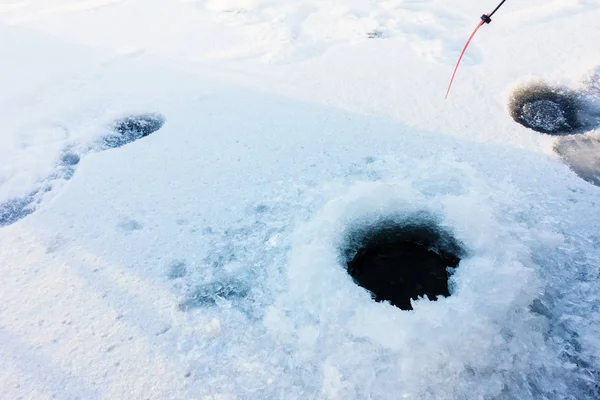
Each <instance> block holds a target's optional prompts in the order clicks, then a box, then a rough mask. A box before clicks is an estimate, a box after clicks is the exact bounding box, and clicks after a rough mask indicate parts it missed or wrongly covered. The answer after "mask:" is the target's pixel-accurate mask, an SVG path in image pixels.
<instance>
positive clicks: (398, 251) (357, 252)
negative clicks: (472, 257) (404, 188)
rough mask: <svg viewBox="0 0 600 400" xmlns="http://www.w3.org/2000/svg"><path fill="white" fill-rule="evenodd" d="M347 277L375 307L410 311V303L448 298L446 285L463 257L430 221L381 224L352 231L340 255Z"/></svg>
mask: <svg viewBox="0 0 600 400" xmlns="http://www.w3.org/2000/svg"><path fill="white" fill-rule="evenodd" d="M342 253H343V257H344V259H345V262H346V265H347V268H348V273H349V274H350V275H351V276H352V278H353V279H354V282H356V284H358V285H359V286H362V287H363V288H365V289H367V290H369V291H370V292H371V293H372V297H373V299H374V300H375V301H378V302H382V301H389V302H390V303H391V304H392V305H395V306H396V307H398V308H401V309H402V310H412V305H411V299H414V300H416V299H417V298H419V297H423V296H427V297H428V298H429V299H430V300H437V297H438V296H444V297H446V296H450V291H449V288H448V279H449V277H450V273H451V271H452V270H453V269H454V268H456V267H457V266H458V263H459V262H460V259H461V257H462V256H463V254H464V252H463V250H462V247H461V246H460V245H459V243H458V241H457V240H456V239H455V238H454V237H453V236H452V235H451V234H450V233H449V232H447V231H445V230H443V229H441V228H440V227H439V226H437V225H436V224H435V223H432V222H430V221H422V222H414V221H411V222H407V223H398V222H389V221H388V222H383V223H379V224H377V225H374V226H368V227H363V228H359V229H356V230H353V231H351V232H350V233H349V234H348V236H347V240H346V244H345V246H344V248H343V249H342Z"/></svg>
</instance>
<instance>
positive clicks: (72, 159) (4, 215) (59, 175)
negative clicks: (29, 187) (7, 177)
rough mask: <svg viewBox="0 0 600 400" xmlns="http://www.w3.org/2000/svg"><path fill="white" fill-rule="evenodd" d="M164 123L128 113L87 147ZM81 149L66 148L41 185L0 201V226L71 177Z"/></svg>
mask: <svg viewBox="0 0 600 400" xmlns="http://www.w3.org/2000/svg"><path fill="white" fill-rule="evenodd" d="M164 123H165V117H164V116H163V115H161V114H158V113H147V114H139V115H132V116H128V117H125V118H122V119H119V120H117V121H115V122H114V123H113V124H112V125H110V126H109V129H108V133H107V134H106V135H105V136H104V137H102V138H101V139H100V143H99V145H97V146H92V147H90V148H89V150H88V151H103V150H108V149H113V148H118V147H122V146H124V145H126V144H128V143H131V142H134V141H136V140H138V139H141V138H144V137H146V136H148V135H150V134H152V133H154V132H156V131H158V130H159V129H160V128H162V126H163V125H164ZM85 153H86V152H83V153H81V154H77V152H76V151H74V150H73V149H70V148H66V149H65V150H64V151H63V152H62V154H61V156H60V158H59V160H58V163H57V165H56V168H55V170H54V172H53V173H52V174H51V175H50V176H49V177H48V178H46V179H45V181H44V183H43V187H41V188H39V189H36V190H33V191H32V192H30V193H28V194H26V195H24V196H22V197H15V198H11V199H8V200H7V201H5V202H4V203H0V227H4V226H8V225H11V224H14V223H15V222H17V221H19V220H21V219H23V218H25V217H26V216H28V215H29V214H31V213H33V212H34V211H35V209H36V207H37V206H38V205H39V204H40V202H41V201H42V196H43V194H44V193H45V192H48V191H51V190H52V182H53V181H56V180H61V179H62V180H69V179H71V178H72V177H73V175H74V174H75V169H76V167H77V165H78V164H79V162H80V161H81V157H82V156H83V155H84V154H85Z"/></svg>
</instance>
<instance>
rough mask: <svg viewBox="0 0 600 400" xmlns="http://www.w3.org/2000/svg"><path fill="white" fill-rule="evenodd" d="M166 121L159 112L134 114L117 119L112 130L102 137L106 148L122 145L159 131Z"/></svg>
mask: <svg viewBox="0 0 600 400" xmlns="http://www.w3.org/2000/svg"><path fill="white" fill-rule="evenodd" d="M164 123H165V117H164V116H163V115H161V114H159V113H147V114H138V115H132V116H128V117H125V118H122V119H120V120H118V121H115V122H114V123H113V124H112V126H111V127H110V132H109V133H108V134H107V135H106V136H104V137H103V138H102V145H103V146H104V147H105V148H117V147H122V146H124V145H126V144H128V143H131V142H134V141H136V140H138V139H141V138H144V137H146V136H149V135H151V134H152V133H154V132H156V131H158V130H159V129H160V128H162V126H163V125H164Z"/></svg>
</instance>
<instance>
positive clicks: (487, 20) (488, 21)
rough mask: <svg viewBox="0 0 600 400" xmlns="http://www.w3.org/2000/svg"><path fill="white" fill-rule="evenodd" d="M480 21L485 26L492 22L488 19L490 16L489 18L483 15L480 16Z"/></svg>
mask: <svg viewBox="0 0 600 400" xmlns="http://www.w3.org/2000/svg"><path fill="white" fill-rule="evenodd" d="M481 20H482V21H483V22H485V23H486V24H489V23H490V22H492V19H491V18H490V16H489V15H487V14H483V15H482V16H481Z"/></svg>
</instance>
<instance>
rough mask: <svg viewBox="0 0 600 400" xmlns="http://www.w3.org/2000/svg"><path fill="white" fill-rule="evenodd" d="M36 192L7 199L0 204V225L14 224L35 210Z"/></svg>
mask: <svg viewBox="0 0 600 400" xmlns="http://www.w3.org/2000/svg"><path fill="white" fill-rule="evenodd" d="M36 194H37V192H34V193H31V194H29V195H27V196H24V197H17V198H12V199H9V200H8V201H6V202H4V203H2V204H0V227H3V226H8V225H11V224H14V223H15V222H17V221H18V220H20V219H22V218H25V217H26V216H28V215H29V214H31V213H33V212H34V211H35V200H36Z"/></svg>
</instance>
